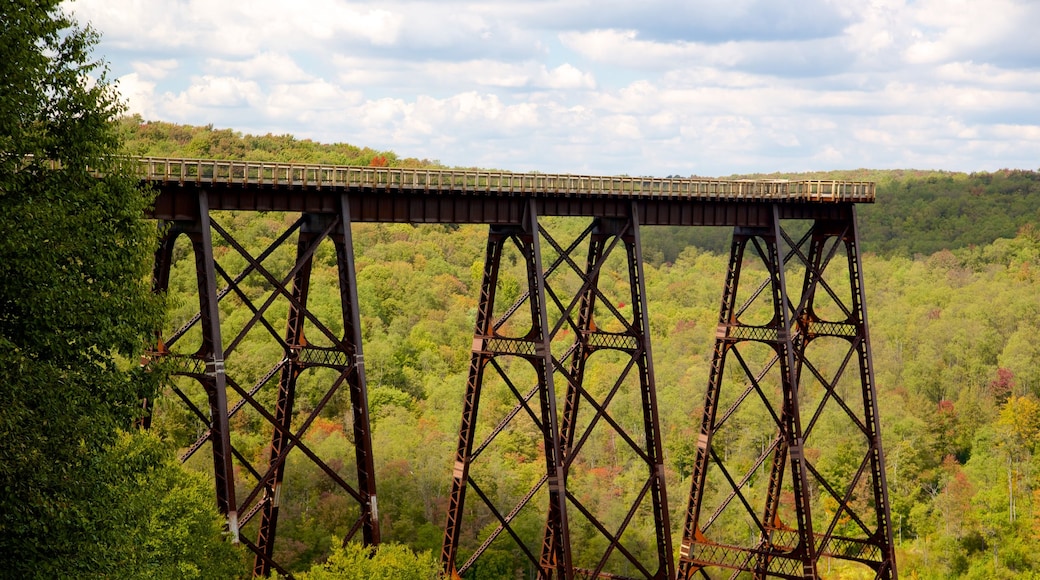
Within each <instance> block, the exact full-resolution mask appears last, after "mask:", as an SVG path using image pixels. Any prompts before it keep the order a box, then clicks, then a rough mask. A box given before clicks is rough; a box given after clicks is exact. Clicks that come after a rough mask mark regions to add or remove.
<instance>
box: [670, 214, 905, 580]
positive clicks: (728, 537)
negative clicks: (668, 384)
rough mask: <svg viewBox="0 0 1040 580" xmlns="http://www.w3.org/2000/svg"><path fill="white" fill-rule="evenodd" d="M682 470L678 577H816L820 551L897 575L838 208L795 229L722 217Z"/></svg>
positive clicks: (846, 227) (855, 253)
mask: <svg viewBox="0 0 1040 580" xmlns="http://www.w3.org/2000/svg"><path fill="white" fill-rule="evenodd" d="M796 227H798V226H796ZM841 254H844V256H845V258H846V260H845V263H844V264H842V263H841V260H839V259H834V258H835V257H837V256H840V255H841ZM843 266H844V267H843ZM790 272H801V273H802V285H801V287H800V288H796V287H792V286H789V284H788V280H787V276H788V274H789V273H790ZM763 275H764V276H765V281H764V282H763V283H762V284H761V285H758V286H754V285H753V284H749V285H748V287H747V288H744V284H745V283H747V282H754V277H755V276H758V277H759V278H761V277H762V276H763ZM748 278H752V279H751V280H748ZM738 297H739V300H738ZM752 319H754V320H752ZM754 345H759V346H758V347H757V349H758V350H757V351H756V350H755V349H756V347H755V346H754ZM727 362H729V363H731V364H732V363H736V370H733V369H727V367H726V363H727ZM852 367H855V368H852ZM856 399H858V400H856ZM748 432H752V433H755V435H754V438H751V439H750V440H751V441H754V442H756V445H757V449H755V451H757V459H755V458H754V455H755V454H750V456H749V454H748V453H746V452H747V451H748V449H747V447H748V445H747V443H748V441H749V437H748ZM742 446H743V447H742ZM752 447H753V446H752ZM741 451H744V452H745V453H741ZM749 457H750V458H749ZM692 472H693V473H692V484H691V490H690V499H689V504H688V508H687V511H686V515H685V523H684V527H683V537H682V543H681V546H680V562H679V575H678V576H679V578H681V579H689V578H693V577H695V576H696V577H704V578H712V577H716V575H718V574H720V573H722V572H720V571H718V570H719V569H722V570H729V573H732V575H733V576H734V577H735V576H736V575H737V574H739V573H740V572H741V571H743V572H749V573H751V574H752V575H753V576H754V577H756V578H765V577H776V578H792V579H795V578H797V579H803V578H818V577H820V576H821V567H822V562H821V560H822V559H823V558H828V559H834V560H836V561H837V560H844V561H850V562H856V563H858V564H861V565H863V566H865V567H867V568H869V569H870V570H872V571H873V573H874V575H875V577H876V578H884V579H890V578H895V577H896V568H895V556H894V548H893V543H892V531H891V523H890V516H889V505H888V496H887V491H886V489H887V487H886V482H885V472H884V460H883V454H882V449H881V440H880V436H879V425H878V415H877V401H876V390H875V385H874V375H873V368H872V362H871V357H870V346H869V336H868V332H867V316H866V309H865V305H864V297H863V279H862V273H861V263H860V256H859V250H858V240H857V233H856V226H855V214H854V212H853V211H852V210H851V208H849V211H848V215H847V217H846V218H845V219H840V220H815V221H813V222H811V225H810V227H809V229H808V231H806V232H805V234H804V236H802V237H801V238H800V239H799V240H798V241H794V239H792V237H791V236H790V234H789V232H787V231H785V230H784V229H783V228H782V227H781V223H780V219H779V214H778V213H776V212H774V219H773V220H772V224H771V225H770V226H769V227H754V228H747V227H737V228H736V229H735V231H734V235H733V244H732V251H731V254H730V262H729V267H728V272H727V277H726V283H725V287H724V290H723V299H722V307H721V311H720V315H719V326H718V330H717V332H716V341H715V349H714V354H713V357H712V364H711V371H710V377H709V381H708V389H707V393H706V396H705V403H704V409H703V416H702V420H701V428H700V434H699V438H698V440H697V447H696V458H695V463H694V465H693V470H692ZM741 538H744V541H741ZM711 570H716V572H711Z"/></svg>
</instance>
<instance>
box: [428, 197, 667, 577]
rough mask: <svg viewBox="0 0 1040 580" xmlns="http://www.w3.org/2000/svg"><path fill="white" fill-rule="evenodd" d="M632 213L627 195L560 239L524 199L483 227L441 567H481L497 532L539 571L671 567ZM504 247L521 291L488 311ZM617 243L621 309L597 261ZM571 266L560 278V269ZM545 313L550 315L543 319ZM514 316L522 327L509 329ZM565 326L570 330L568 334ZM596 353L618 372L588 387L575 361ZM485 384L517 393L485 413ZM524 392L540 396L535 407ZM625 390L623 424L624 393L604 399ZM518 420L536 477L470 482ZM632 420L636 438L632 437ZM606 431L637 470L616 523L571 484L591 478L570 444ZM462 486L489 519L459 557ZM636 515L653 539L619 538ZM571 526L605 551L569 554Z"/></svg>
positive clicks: (603, 572)
mask: <svg viewBox="0 0 1040 580" xmlns="http://www.w3.org/2000/svg"><path fill="white" fill-rule="evenodd" d="M636 211H637V207H636V205H635V204H632V205H631V206H630V211H629V215H628V217H627V218H623V219H618V218H610V219H607V218H600V219H595V220H593V222H592V224H591V225H590V226H589V227H588V228H586V229H585V231H584V232H583V233H582V234H581V235H579V236H578V237H577V239H575V240H574V241H573V242H572V243H571V244H570V245H568V246H567V247H563V246H562V245H561V244H559V243H558V242H557V241H556V240H555V239H554V238H553V237H552V235H551V234H550V233H549V232H548V231H547V230H546V229H545V228H542V227H540V226H539V225H538V221H537V217H536V214H535V205H534V204H533V203H531V204H530V205H529V206H528V208H527V211H526V215H525V219H524V221H523V223H522V224H517V225H513V226H497V225H495V226H491V228H490V231H489V234H488V245H487V254H486V260H485V267H484V277H483V283H482V288H481V296H480V301H479V305H478V313H477V322H476V330H475V333H474V341H473V351H472V357H471V365H470V372H469V379H468V382H467V386H466V393H465V398H464V407H463V412H462V415H463V416H462V422H461V428H460V432H459V441H458V447H457V451H456V457H455V468H454V475H453V480H452V491H451V496H450V504H449V511H448V519H447V525H446V528H445V537H444V544H443V549H442V563H443V565H444V570H445V574H446V575H448V576H449V577H453V578H455V577H460V576H462V575H466V574H467V572H472V573H474V574H479V572H473V571H475V570H479V567H478V566H477V565H478V563H479V559H480V557H481V556H482V555H483V554H484V553H485V551H486V550H488V548H489V547H491V546H492V545H494V544H495V542H496V541H499V540H500V537H501V538H502V539H505V538H510V539H511V540H512V542H513V543H514V545H515V546H517V547H518V548H519V550H520V551H521V552H522V553H524V554H525V555H526V557H527V559H528V560H529V566H530V567H531V568H532V569H533V570H536V575H537V576H538V577H539V578H563V579H570V578H595V577H612V578H624V577H638V578H652V579H660V580H664V579H666V578H671V577H672V576H673V574H674V564H673V560H672V547H671V540H670V533H669V521H668V509H667V501H666V494H665V485H664V469H663V460H662V446H661V436H660V428H659V424H658V420H657V403H656V393H655V386H654V377H653V364H652V357H651V352H650V342H649V331H648V327H647V319H646V307H647V303H646V294H645V288H644V284H643V271H642V256H641V250H640V245H639V229H638V219H637V213H636ZM542 241H544V242H545V243H547V244H548V245H549V248H547V249H546V250H545V254H546V255H552V256H554V259H553V260H552V262H551V264H550V265H549V266H548V267H547V268H545V269H543V267H542V253H543V250H542V246H541V243H542ZM510 244H511V245H512V247H515V248H516V250H518V251H519V254H520V255H521V256H522V262H523V264H524V270H525V273H526V278H527V290H526V292H524V293H523V294H522V295H520V297H519V298H518V299H517V300H515V302H513V303H512V304H511V305H510V306H509V307H508V308H504V310H503V311H502V313H501V314H500V315H498V316H496V315H495V312H496V299H497V298H498V296H497V292H498V286H499V281H500V278H501V276H502V273H501V268H502V262H503V251H504V250H505V249H506V248H507V247H508V246H509V245H510ZM581 249H586V251H587V258H586V260H585V264H584V266H582V265H579V263H578V261H576V258H575V254H576V253H577V252H579V251H580V250H581ZM615 254H617V255H620V256H623V257H622V260H623V265H624V266H625V267H626V269H627V275H628V276H627V286H628V290H629V291H628V293H627V294H623V295H622V299H623V300H626V301H628V303H629V304H630V305H631V307H630V309H626V312H625V313H622V312H621V308H624V305H623V304H621V305H615V303H614V300H612V298H613V296H611V297H608V296H607V295H605V293H604V291H603V290H602V289H601V287H600V275H601V272H602V271H603V268H604V265H605V264H606V263H607V262H608V260H609V259H610V258H611V257H612V256H614V255H615ZM568 277H569V282H570V284H569V285H568V283H567V281H566V280H565V279H566V278H568ZM525 307H526V308H525ZM628 310H630V311H631V312H630V313H628ZM549 312H552V313H553V315H554V316H553V317H552V318H551V319H550V317H549V315H548V313H549ZM525 316H529V319H527V318H525ZM518 317H519V318H523V322H522V323H520V324H515V321H516V319H517V318H518ZM516 326H519V327H521V328H522V329H526V332H520V331H516V330H515V329H514V330H513V331H512V332H510V331H509V330H507V329H512V328H514V327H516ZM570 333H573V339H568V337H567V335H569V334H570ZM601 351H602V352H611V353H614V356H615V358H617V359H619V360H618V363H619V364H618V366H619V368H620V369H621V370H620V371H619V372H618V375H619V376H616V380H613V381H612V384H608V385H602V386H601V387H602V388H599V389H592V388H589V384H588V380H587V375H586V368H587V364H588V363H589V359H590V357H592V356H593V354H594V353H597V352H601ZM511 358H512V359H515V358H519V359H522V360H524V361H526V362H527V363H529V365H530V367H531V368H533V370H534V372H533V376H534V377H535V380H536V384H535V386H534V387H533V388H531V389H530V390H526V391H522V390H520V389H519V388H518V383H519V382H520V380H522V379H520V378H519V375H520V374H521V373H519V372H518V370H517V368H516V366H515V365H511V364H510V363H509V362H508V359H511ZM489 372H490V373H491V375H492V376H491V377H489V376H488V374H489ZM530 375H531V373H530V372H528V376H530ZM557 380H562V381H563V384H565V385H566V390H565V394H564V396H563V413H562V418H560V419H557V405H556V393H555V386H556V385H557V384H559V383H558V382H557ZM494 389H498V390H499V391H502V390H506V391H508V393H509V395H508V397H509V398H510V399H511V400H513V401H514V402H513V403H512V408H511V409H508V410H507V411H506V412H504V413H500V414H499V415H498V416H494V417H491V416H490V415H491V413H492V412H491V411H490V410H488V411H486V412H484V413H481V409H480V402H481V398H482V395H483V396H485V397H486V396H487V395H488V394H489V393H488V391H493V390H494ZM619 393H624V394H622V395H619ZM535 398H537V401H538V403H537V405H532V404H531V403H532V400H533V399H535ZM622 399H624V403H628V402H631V401H638V403H637V404H638V405H639V409H640V413H639V415H638V417H639V419H641V421H639V423H638V424H637V425H635V426H627V427H626V426H624V425H623V424H622V421H620V420H619V419H618V418H617V414H616V413H617V409H616V408H617V407H618V406H620V405H622V404H624V403H618V404H616V405H615V406H614V407H611V403H612V402H614V401H620V400H622ZM524 417H526V418H528V419H529V420H530V423H531V425H533V426H534V428H535V429H536V430H537V431H538V432H539V434H540V437H541V439H542V445H543V448H544V449H545V450H546V452H545V454H544V469H543V470H541V471H542V474H541V476H540V477H539V478H537V479H536V480H534V481H531V482H529V484H530V486H529V487H528V488H527V491H526V493H518V494H516V495H515V496H514V497H511V498H499V497H494V495H495V494H492V493H488V492H485V491H484V490H483V489H482V487H481V485H480V484H478V482H477V479H478V478H477V477H475V476H474V474H473V473H472V472H471V468H472V467H473V465H474V463H475V462H476V460H477V459H478V458H479V456H480V455H481V454H482V453H484V452H485V451H486V450H487V449H489V446H491V445H492V444H493V443H494V442H495V440H496V439H497V438H499V437H500V436H502V434H503V433H505V432H509V431H510V430H513V429H516V428H517V427H516V425H517V424H518V422H520V420H521V419H523V418H524ZM478 423H479V424H482V425H484V429H483V431H484V432H486V435H485V436H484V437H483V438H482V439H479V438H478V437H477V433H478V431H480V430H481V429H480V428H479V426H478ZM640 430H641V432H642V433H641V436H639V435H634V434H633V432H634V431H640ZM603 433H608V434H609V436H611V437H615V438H620V439H621V441H622V442H623V447H624V448H625V450H627V453H628V455H629V457H630V461H629V463H630V464H638V465H640V466H641V467H633V466H632V465H629V466H628V467H630V468H632V469H639V470H641V471H642V472H643V473H644V479H642V480H640V482H639V484H638V485H637V486H635V489H633V490H630V493H629V494H628V496H626V497H624V499H619V500H618V502H619V503H620V502H625V501H627V502H630V503H628V504H626V505H628V508H627V509H625V510H624V512H623V513H624V515H623V517H621V518H620V519H617V518H615V520H616V521H608V518H607V517H605V515H604V514H602V513H598V512H602V511H606V510H605V506H601V505H596V504H595V501H594V500H593V499H592V498H589V497H585V496H584V495H587V494H584V495H583V490H582V489H581V486H579V485H575V481H576V479H578V478H579V477H581V476H585V480H586V482H588V481H595V475H590V474H589V473H588V472H589V471H590V465H589V462H587V461H584V460H583V459H582V453H581V452H582V449H583V447H584V446H585V444H586V443H588V442H589V440H590V437H597V436H599V437H602V436H603ZM478 442H479V443H478ZM475 445H476V447H475ZM496 475H498V476H501V475H502V474H500V473H499V474H496ZM586 488H587V484H586ZM467 490H472V492H473V493H475V494H476V495H477V501H478V502H479V505H480V508H482V509H483V510H484V511H486V512H487V513H490V514H491V518H490V524H489V525H485V526H484V533H485V534H486V535H485V537H483V538H478V541H479V545H477V546H476V548H475V549H472V552H471V553H470V554H469V556H468V557H467V558H466V559H465V561H464V562H460V561H459V548H460V544H461V543H462V538H463V536H464V530H465V528H466V526H467V525H471V526H472V525H473V524H472V523H471V522H468V521H464V520H465V519H467V518H466V516H467V514H469V513H471V512H473V511H474V510H472V509H470V510H465V509H464V507H465V500H466V496H467ZM584 491H585V492H587V491H588V489H585V490H584ZM535 497H541V498H542V501H543V502H544V505H537V502H533V498H535ZM471 501H472V500H471ZM532 511H536V512H537V513H539V514H544V515H542V516H541V521H542V529H543V533H542V535H541V537H540V538H538V537H531V536H530V535H528V536H526V537H525V536H524V532H523V531H522V530H520V529H519V524H518V521H519V520H518V518H519V517H521V514H523V513H528V514H530V513H531V512H532ZM637 514H639V515H640V516H641V517H642V518H646V517H647V515H649V521H648V522H643V523H648V524H649V525H650V526H652V529H653V531H652V532H651V534H652V535H653V536H654V537H655V538H656V540H655V542H654V545H653V546H652V547H651V548H650V549H649V550H643V551H642V552H638V551H637V550H636V549H634V548H633V547H632V546H631V545H628V544H629V543H630V542H628V541H627V540H628V538H627V537H626V536H625V534H626V532H628V531H629V530H630V527H632V523H633V520H634V519H639V518H637ZM572 524H577V525H579V526H582V528H583V529H584V530H585V531H586V532H587V533H588V534H591V535H592V536H595V537H597V538H599V540H598V545H602V546H603V548H602V550H601V551H599V552H595V553H591V554H582V555H581V556H580V557H579V556H578V555H575V554H573V553H572V548H571V536H570V533H571V531H572V530H573V529H574V528H572V527H571V526H572ZM503 532H504V533H505V534H506V535H505V536H504V537H503V536H502V534H503ZM593 543H595V542H593ZM539 545H540V547H539ZM613 568H621V569H622V570H623V571H627V573H629V574H630V575H629V576H624V575H620V574H618V573H617V570H613ZM474 577H478V576H474Z"/></svg>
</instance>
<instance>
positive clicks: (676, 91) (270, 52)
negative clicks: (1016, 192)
mask: <svg viewBox="0 0 1040 580" xmlns="http://www.w3.org/2000/svg"><path fill="white" fill-rule="evenodd" d="M65 8H66V10H67V11H68V12H69V13H70V14H72V15H73V16H74V18H75V19H76V20H77V21H78V22H79V23H80V24H90V25H91V26H93V27H94V28H95V29H96V30H97V31H98V32H99V33H100V34H101V42H100V44H99V45H98V46H97V47H96V48H95V56H97V57H101V58H102V59H104V60H105V61H106V62H107V63H108V66H109V78H110V79H112V80H115V81H116V83H117V87H118V90H119V91H120V93H121V94H122V96H123V98H124V100H125V101H126V103H127V106H128V108H129V111H130V112H131V113H136V114H140V115H141V116H142V117H143V118H144V119H146V120H154V121H168V122H174V123H182V124H191V125H208V124H212V125H213V126H214V127H216V128H220V129H233V130H235V131H238V132H241V133H251V134H260V135H263V134H267V133H272V134H276V135H281V134H291V135H293V136H295V137H297V138H299V139H313V140H315V141H319V142H322V143H350V144H353V145H358V146H362V147H371V148H373V149H377V150H381V151H385V150H390V151H393V152H395V153H396V154H397V155H398V156H399V157H416V158H420V159H423V158H425V159H430V160H437V161H440V162H441V163H444V164H446V165H449V166H462V167H482V168H489V169H503V170H511V171H541V172H554V173H585V174H596V175H601V174H626V175H651V176H659V177H660V176H666V175H682V176H686V175H698V176H705V177H716V176H720V177H721V176H728V175H733V174H746V173H772V172H800V171H822V170H830V169H856V168H869V169H897V168H898V169H911V168H912V169H936V170H948V171H966V172H971V171H995V170H998V169H1003V168H1013V169H1033V170H1036V169H1040V102H1038V100H1040V99H1038V97H1040V33H1037V30H1038V28H1040V1H1038V0H685V1H683V0H674V1H669V0H644V1H635V0H624V1H616V0H598V1H597V0H529V1H521V0H482V1H480V2H463V1H457V0H442V1H438V2H407V1H404V2H402V1H398V0H380V1H378V2H365V1H358V2H353V1H351V2H348V1H341V0H292V1H288V0H282V1H276V0H251V1H249V2H246V1H244V0H239V1H231V0H75V1H72V2H69V3H67V4H66V5H65Z"/></svg>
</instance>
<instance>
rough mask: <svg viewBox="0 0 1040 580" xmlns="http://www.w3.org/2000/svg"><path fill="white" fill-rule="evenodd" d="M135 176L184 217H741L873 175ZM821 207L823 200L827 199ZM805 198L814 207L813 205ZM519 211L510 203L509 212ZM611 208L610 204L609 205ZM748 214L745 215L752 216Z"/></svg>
mask: <svg viewBox="0 0 1040 580" xmlns="http://www.w3.org/2000/svg"><path fill="white" fill-rule="evenodd" d="M140 163H141V171H142V178H143V179H144V181H146V182H148V183H151V184H152V185H154V186H155V187H157V188H158V190H159V192H160V193H159V197H158V199H157V201H156V208H155V211H154V217H157V218H161V219H190V218H191V217H193V212H194V211H197V210H193V208H194V207H197V204H196V203H195V202H194V201H193V199H194V196H195V195H197V192H198V191H200V190H205V191H206V192H207V194H208V198H209V202H210V208H211V209H228V210H236V209H237V210H252V211H317V212H324V211H335V207H336V206H335V204H336V199H337V197H338V194H342V193H350V194H352V195H351V196H350V199H351V210H352V211H351V215H352V217H353V219H354V220H356V221H396V222H417V223H430V222H434V223H447V222H453V223H504V222H515V221H518V219H519V218H520V217H522V208H523V202H526V200H528V199H531V198H534V199H535V200H536V204H537V207H538V211H539V214H540V215H567V216H589V215H597V216H604V217H609V216H612V215H619V216H620V215H625V213H626V212H627V210H628V208H629V207H630V205H631V203H632V202H636V203H637V204H638V206H639V207H640V208H641V212H640V215H641V220H640V221H641V222H642V223H645V224H671V225H741V224H745V222H747V221H748V219H750V220H751V222H758V221H759V220H758V219H756V218H754V217H750V218H749V217H748V216H753V215H754V214H757V213H759V211H760V210H759V209H755V208H760V207H767V206H771V205H773V204H782V205H784V206H786V207H787V209H786V210H785V212H786V213H788V214H791V215H788V216H787V217H792V218H797V217H807V218H808V217H821V216H820V214H821V213H822V214H824V215H826V214H829V213H831V212H832V211H833V210H834V209H835V206H846V205H847V204H852V203H872V202H873V201H874V184H873V183H870V182H862V181H833V180H798V181H793V180H792V181H789V180H743V179H740V180H738V179H701V178H653V177H627V176H591V175H566V174H545V173H511V172H505V171H486V170H458V169H407V168H399V167H354V166H329V165H300V164H286V163H265V162H254V161H214V160H199V159H166V158H142V159H140ZM828 207H829V209H828ZM813 208H815V209H813ZM517 212H520V213H517ZM619 212H620V213H619ZM751 222H749V223H748V224H747V225H753V223H751Z"/></svg>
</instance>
